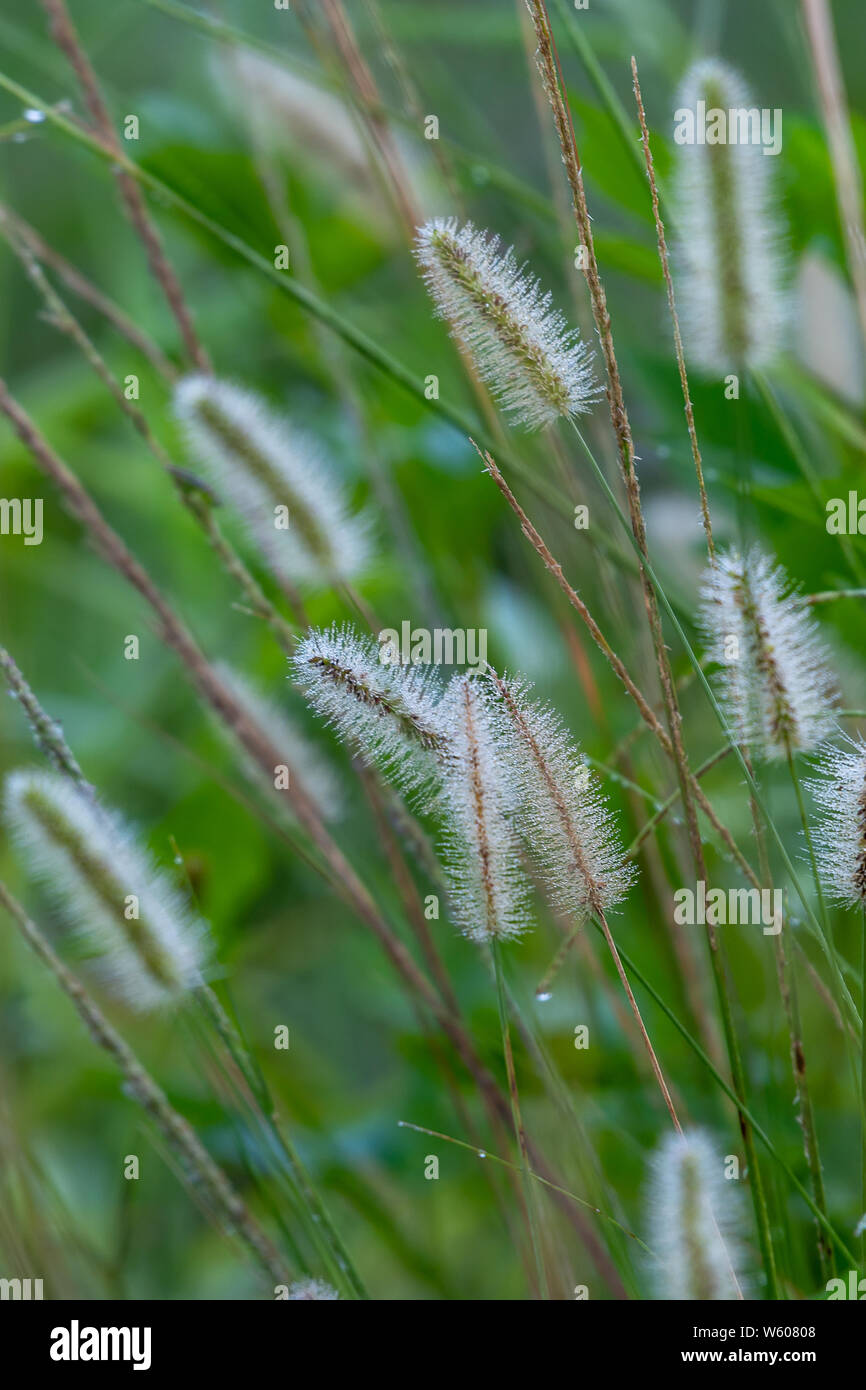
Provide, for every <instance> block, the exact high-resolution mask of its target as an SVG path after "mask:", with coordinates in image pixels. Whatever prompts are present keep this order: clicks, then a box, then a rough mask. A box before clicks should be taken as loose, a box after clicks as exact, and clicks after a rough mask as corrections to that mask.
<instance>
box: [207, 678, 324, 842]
mask: <svg viewBox="0 0 866 1390" xmlns="http://www.w3.org/2000/svg"><path fill="white" fill-rule="evenodd" d="M214 669H215V671H216V672H217V674H218V676H219V679H220V681H221V683H222V684H223V685H224V686H225V687H226V689H227V690H230V691H231V693H232V695H233V696H234V697H235V699H236V700H237V702H238V704H239V705H241V706H242V708H243V709H245V710H247V712H248V713H249V716H250V718H251V720H252V722H253V723H254V724H257V725H258V726H259V727H260V728H262V729H264V730H265V732H266V733H267V735H268V738H269V740H270V742H271V744H272V745H273V747H274V748H275V749H276V751H277V753H279V754H281V755H282V758H283V763H284V766H285V767H287V768H288V772H289V789H290V790H291V788H293V787H296V788H297V787H299V788H300V789H301V791H302V792H304V793H305V794H306V796H307V797H308V798H309V799H310V801H311V802H312V803H313V805H314V806H315V807H316V809H317V810H318V812H319V815H320V816H321V817H322V819H323V820H325V821H335V820H338V819H339V818H340V816H341V815H342V813H343V798H342V796H341V794H340V787H339V783H338V780H337V774H336V771H335V769H334V768H333V767H331V766H330V764H329V763H328V762H327V761H326V760H325V758H324V757H323V756H322V754H321V753H320V752H319V750H318V748H316V747H315V746H314V745H313V744H312V743H311V742H310V740H309V739H308V738H307V737H306V735H305V734H304V732H303V731H302V730H301V729H298V728H296V727H295V724H294V723H293V721H292V720H291V719H290V718H289V716H288V714H286V713H285V712H284V711H283V710H282V709H280V707H279V706H278V705H277V703H276V701H274V700H272V699H270V697H269V696H268V695H266V694H265V692H264V691H263V690H260V689H259V688H258V687H257V686H256V685H254V684H253V683H252V681H250V680H248V679H247V677H246V676H243V675H241V673H240V672H239V671H236V670H235V669H234V667H233V666H229V665H228V663H227V662H225V661H217V662H215V663H214ZM214 722H215V726H216V728H217V729H218V731H219V732H220V734H223V735H225V734H226V726H225V724H224V723H223V722H222V721H221V720H220V721H214ZM233 746H234V747H237V746H238V745H237V744H234V743H233ZM241 754H242V758H243V762H244V765H245V767H246V769H247V772H248V775H249V777H250V780H251V781H254V782H261V781H262V770H261V768H260V767H259V765H258V763H255V762H254V761H253V759H252V758H250V757H248V755H247V754H246V753H244V752H243V750H241ZM274 775H275V776H276V775H277V769H276V768H275V769H274Z"/></svg>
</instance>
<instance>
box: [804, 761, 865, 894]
mask: <svg viewBox="0 0 866 1390" xmlns="http://www.w3.org/2000/svg"><path fill="white" fill-rule="evenodd" d="M816 771H817V772H818V776H817V777H810V778H808V779H807V782H806V785H807V786H808V788H809V790H810V791H811V793H812V795H813V797H814V798H815V801H816V803H817V806H818V810H819V812H820V820H819V823H818V826H817V828H816V829H815V830H814V831H813V842H814V847H815V858H816V860H817V863H818V871H819V873H820V875H821V878H822V879H823V882H824V886H825V888H826V889H827V893H828V896H830V897H831V898H832V899H833V901H834V902H837V903H839V904H840V905H842V906H843V907H860V908H866V743H864V742H863V741H862V739H851V738H848V739H846V740H845V743H844V744H843V746H842V747H841V748H836V747H833V746H831V745H829V744H828V745H827V746H826V747H824V748H823V749H822V750H821V757H820V759H819V762H818V764H817V768H816Z"/></svg>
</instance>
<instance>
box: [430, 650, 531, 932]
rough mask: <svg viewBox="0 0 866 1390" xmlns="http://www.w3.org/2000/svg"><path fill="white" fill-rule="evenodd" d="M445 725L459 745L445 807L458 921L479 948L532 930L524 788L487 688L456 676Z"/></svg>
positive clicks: (447, 782) (444, 797) (444, 714)
mask: <svg viewBox="0 0 866 1390" xmlns="http://www.w3.org/2000/svg"><path fill="white" fill-rule="evenodd" d="M441 718H442V722H443V724H444V725H445V727H447V729H448V731H449V733H450V735H451V739H452V744H453V759H452V765H451V768H450V770H449V772H448V773H447V775H446V778H445V783H444V787H443V791H442V796H441V799H440V803H439V805H440V808H441V811H442V814H443V819H444V823H445V860H446V867H447V871H448V877H449V882H450V885H451V888H450V902H451V907H452V910H453V912H454V917H455V920H456V921H457V923H458V925H459V926H460V928H461V929H462V931H463V932H464V934H465V935H466V936H468V937H470V938H471V939H472V940H474V941H490V940H494V939H504V938H507V937H513V936H518V935H519V934H520V933H521V932H522V931H523V929H524V927H525V926H526V924H527V902H528V896H529V887H528V883H527V881H526V878H525V876H524V874H523V871H522V869H521V866H520V859H519V841H518V836H517V831H516V828H515V823H514V822H515V818H516V814H517V807H518V789H517V785H516V781H515V779H514V777H513V775H512V767H511V765H510V762H509V761H508V760H507V759H505V758H503V748H502V746H501V743H500V740H499V739H498V737H497V732H496V723H495V718H494V716H493V714H492V711H491V709H490V699H489V693H488V690H487V688H486V685H485V684H484V683H483V682H482V681H481V680H479V679H477V678H475V677H472V676H454V677H453V678H452V681H451V683H450V685H449V686H448V690H447V692H446V695H445V700H444V702H443V706H442V711H441Z"/></svg>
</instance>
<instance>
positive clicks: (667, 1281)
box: [649, 1130, 743, 1302]
mask: <svg viewBox="0 0 866 1390" xmlns="http://www.w3.org/2000/svg"><path fill="white" fill-rule="evenodd" d="M738 1208H739V1204H738V1201H737V1193H736V1192H735V1191H734V1184H733V1182H727V1181H726V1180H725V1178H724V1176H723V1173H722V1160H721V1158H720V1157H719V1156H718V1155H717V1154H716V1153H715V1152H714V1151H713V1146H712V1144H711V1143H710V1142H709V1140H708V1139H707V1138H706V1136H705V1135H703V1134H702V1133H701V1132H700V1131H697V1130H690V1131H687V1132H685V1133H681V1134H678V1133H673V1134H669V1135H668V1136H667V1138H666V1139H665V1140H664V1141H663V1143H662V1144H661V1145H660V1147H659V1149H658V1150H657V1151H656V1154H655V1156H654V1157H653V1161H652V1185H651V1191H650V1208H649V1215H650V1221H649V1243H650V1246H651V1248H652V1250H653V1253H654V1256H655V1260H654V1264H653V1275H654V1281H655V1285H656V1297H657V1298H660V1299H674V1300H680V1299H697V1300H699V1301H702V1302H711V1301H717V1300H726V1299H737V1298H741V1297H742V1296H743V1293H742V1284H741V1280H740V1276H739V1274H738V1266H739V1264H740V1260H741V1255H740V1248H739V1239H738V1227H739V1209H738Z"/></svg>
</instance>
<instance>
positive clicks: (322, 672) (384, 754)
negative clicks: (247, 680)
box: [292, 624, 449, 792]
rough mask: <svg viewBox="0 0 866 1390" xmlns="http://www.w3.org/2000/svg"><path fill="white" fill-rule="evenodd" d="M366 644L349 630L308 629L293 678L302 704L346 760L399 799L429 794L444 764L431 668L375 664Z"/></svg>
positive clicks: (445, 745)
mask: <svg viewBox="0 0 866 1390" xmlns="http://www.w3.org/2000/svg"><path fill="white" fill-rule="evenodd" d="M380 656H381V651H380V648H379V647H378V645H377V644H376V642H375V641H373V639H372V638H370V637H363V636H359V635H358V634H357V633H356V632H355V631H354V630H353V629H352V628H351V627H349V626H348V625H346V626H343V627H339V626H337V625H336V624H335V625H334V626H333V627H330V628H328V629H327V630H323V629H315V628H314V629H312V630H311V631H310V632H309V633H308V634H307V636H306V637H304V638H303V640H302V641H301V642H299V644H298V647H297V650H296V652H295V656H294V659H293V661H292V675H293V677H294V679H295V681H296V682H297V684H298V686H299V687H300V689H301V690H302V691H303V693H304V695H305V697H306V699H307V701H308V703H309V704H310V705H311V706H312V708H313V709H314V710H315V711H316V713H317V714H318V715H319V716H320V717H321V718H323V719H325V720H326V721H327V722H328V723H329V724H330V725H331V726H332V727H333V729H334V730H335V731H336V733H337V734H338V736H339V737H340V738H341V739H342V740H343V741H344V742H345V743H346V744H347V745H348V746H349V748H350V749H351V750H352V752H355V753H358V754H360V756H361V757H362V758H364V760H365V761H366V762H369V763H373V764H375V765H376V766H378V767H380V768H381V770H382V771H383V772H384V773H385V774H386V775H387V776H388V777H390V778H391V780H392V781H393V782H394V783H395V784H396V785H397V786H398V787H399V788H400V789H401V790H402V791H404V792H410V791H412V792H418V791H420V790H421V789H425V790H428V791H429V790H430V789H431V788H432V787H433V786H435V785H436V784H437V783H438V780H439V776H440V772H441V768H442V766H443V765H444V763H446V762H447V760H448V756H449V740H448V735H447V733H446V731H445V729H444V728H443V726H442V722H441V719H440V716H439V711H438V701H439V698H440V692H439V690H438V686H437V682H436V680H435V679H434V677H433V676H432V674H431V673H430V670H429V668H426V669H425V668H423V667H419V666H409V667H401V666H396V665H393V664H390V663H385V664H383V663H382V661H381V660H380Z"/></svg>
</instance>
